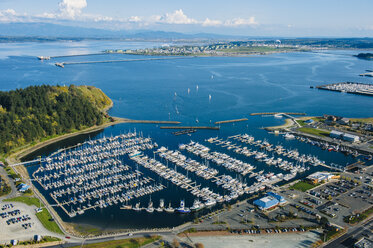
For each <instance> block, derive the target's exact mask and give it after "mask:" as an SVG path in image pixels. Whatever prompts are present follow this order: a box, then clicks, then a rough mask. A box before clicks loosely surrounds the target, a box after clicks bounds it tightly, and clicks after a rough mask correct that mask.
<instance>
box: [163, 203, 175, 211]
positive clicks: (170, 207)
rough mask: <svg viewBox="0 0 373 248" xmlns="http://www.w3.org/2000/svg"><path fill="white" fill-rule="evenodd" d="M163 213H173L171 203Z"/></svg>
mask: <svg viewBox="0 0 373 248" xmlns="http://www.w3.org/2000/svg"><path fill="white" fill-rule="evenodd" d="M164 211H166V212H167V213H173V212H174V211H175V210H174V208H173V207H172V206H171V202H170V203H169V204H168V207H167V208H165V209H164Z"/></svg>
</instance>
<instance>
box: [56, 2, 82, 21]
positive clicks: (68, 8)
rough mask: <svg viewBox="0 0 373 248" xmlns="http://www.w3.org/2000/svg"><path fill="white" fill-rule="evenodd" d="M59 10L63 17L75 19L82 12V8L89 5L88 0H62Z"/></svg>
mask: <svg viewBox="0 0 373 248" xmlns="http://www.w3.org/2000/svg"><path fill="white" fill-rule="evenodd" d="M58 6H59V8H60V9H59V10H60V12H61V15H62V16H63V17H67V18H71V19H74V18H75V17H76V16H79V15H80V14H81V13H82V9H84V8H86V7H87V1H86V0H62V1H61V2H60V3H59V4H58Z"/></svg>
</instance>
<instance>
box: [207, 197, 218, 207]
mask: <svg viewBox="0 0 373 248" xmlns="http://www.w3.org/2000/svg"><path fill="white" fill-rule="evenodd" d="M215 204H216V201H215V200H213V199H208V200H207V202H205V205H206V207H210V206H214V205H215Z"/></svg>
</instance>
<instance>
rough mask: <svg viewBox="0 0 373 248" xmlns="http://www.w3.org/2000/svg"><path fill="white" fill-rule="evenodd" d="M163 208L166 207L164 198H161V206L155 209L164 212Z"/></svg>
mask: <svg viewBox="0 0 373 248" xmlns="http://www.w3.org/2000/svg"><path fill="white" fill-rule="evenodd" d="M163 209H164V200H163V199H160V200H159V207H158V208H156V209H155V210H156V211H157V212H163Z"/></svg>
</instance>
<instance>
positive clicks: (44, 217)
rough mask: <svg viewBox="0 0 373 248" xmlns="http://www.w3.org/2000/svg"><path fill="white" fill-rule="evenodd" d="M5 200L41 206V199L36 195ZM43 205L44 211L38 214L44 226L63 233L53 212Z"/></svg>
mask: <svg viewBox="0 0 373 248" xmlns="http://www.w3.org/2000/svg"><path fill="white" fill-rule="evenodd" d="M4 201H15V202H22V203H25V204H27V205H29V206H31V205H34V206H36V207H39V206H40V201H39V199H38V198H35V197H26V196H19V197H15V198H11V199H6V200H4ZM41 206H42V207H43V211H42V212H40V213H37V214H36V216H37V217H38V219H39V220H40V222H41V223H42V224H43V226H44V227H45V228H46V229H48V230H49V231H51V232H55V233H60V234H63V232H62V231H61V229H60V227H59V226H58V225H57V223H56V222H55V221H54V220H53V218H52V216H51V214H50V213H49V212H48V210H47V209H46V208H44V205H43V204H41Z"/></svg>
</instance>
